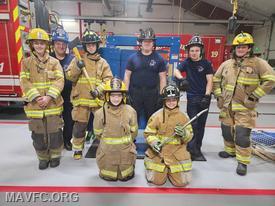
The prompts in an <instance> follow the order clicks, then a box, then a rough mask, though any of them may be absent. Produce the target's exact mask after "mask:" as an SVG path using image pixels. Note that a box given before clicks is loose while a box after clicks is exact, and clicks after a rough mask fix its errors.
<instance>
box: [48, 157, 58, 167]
mask: <svg viewBox="0 0 275 206" xmlns="http://www.w3.org/2000/svg"><path fill="white" fill-rule="evenodd" d="M59 164H60V158H53V159H51V161H50V167H57V166H58V165H59Z"/></svg>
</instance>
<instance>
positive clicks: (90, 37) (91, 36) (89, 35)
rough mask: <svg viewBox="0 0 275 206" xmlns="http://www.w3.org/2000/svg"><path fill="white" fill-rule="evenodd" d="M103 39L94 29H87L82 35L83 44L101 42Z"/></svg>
mask: <svg viewBox="0 0 275 206" xmlns="http://www.w3.org/2000/svg"><path fill="white" fill-rule="evenodd" d="M100 42H101V40H100V38H99V36H98V35H97V33H95V32H94V31H90V30H88V29H87V30H86V31H85V32H84V34H83V36H82V44H91V43H100Z"/></svg>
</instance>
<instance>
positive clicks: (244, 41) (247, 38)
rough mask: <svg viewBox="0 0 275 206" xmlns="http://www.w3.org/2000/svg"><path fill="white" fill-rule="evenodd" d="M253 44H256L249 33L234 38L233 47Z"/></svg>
mask: <svg viewBox="0 0 275 206" xmlns="http://www.w3.org/2000/svg"><path fill="white" fill-rule="evenodd" d="M252 44H254V41H253V37H252V36H251V35H250V34H249V33H243V32H242V33H240V34H238V35H237V36H236V37H235V38H234V40H233V43H232V46H238V45H252Z"/></svg>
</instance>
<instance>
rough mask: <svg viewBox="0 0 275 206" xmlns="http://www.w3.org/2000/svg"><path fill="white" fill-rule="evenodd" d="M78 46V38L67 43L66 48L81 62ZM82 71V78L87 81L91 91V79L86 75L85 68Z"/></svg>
mask: <svg viewBox="0 0 275 206" xmlns="http://www.w3.org/2000/svg"><path fill="white" fill-rule="evenodd" d="M78 44H80V39H79V37H76V38H74V40H72V41H71V42H69V44H68V47H69V49H70V50H73V53H74V55H75V57H76V59H77V60H78V61H81V60H82V58H81V55H80V53H79V51H78V48H77V45H78ZM82 71H83V73H84V76H85V78H86V79H87V81H88V83H89V85H90V89H91V90H92V89H93V84H92V82H91V79H90V77H89V75H88V73H87V70H86V67H85V66H84V67H83V68H82Z"/></svg>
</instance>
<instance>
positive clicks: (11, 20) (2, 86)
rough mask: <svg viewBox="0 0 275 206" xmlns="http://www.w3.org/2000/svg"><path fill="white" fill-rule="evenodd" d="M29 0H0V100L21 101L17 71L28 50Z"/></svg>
mask: <svg viewBox="0 0 275 206" xmlns="http://www.w3.org/2000/svg"><path fill="white" fill-rule="evenodd" d="M30 27H31V24H30V4H29V1H17V0H14V1H8V0H2V1H0V31H1V32H0V101H5V102H9V101H21V100H22V99H21V94H22V93H21V90H20V87H19V72H20V65H21V61H22V58H23V56H24V55H25V53H26V52H28V49H27V48H28V47H27V46H26V45H25V39H26V36H27V34H28V31H29V29H30Z"/></svg>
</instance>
